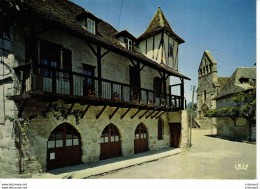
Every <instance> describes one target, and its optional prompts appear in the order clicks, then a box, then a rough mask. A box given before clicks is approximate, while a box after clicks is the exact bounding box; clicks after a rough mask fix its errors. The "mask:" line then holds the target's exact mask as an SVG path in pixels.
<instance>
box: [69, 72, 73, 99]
mask: <svg viewBox="0 0 260 189" xmlns="http://www.w3.org/2000/svg"><path fill="white" fill-rule="evenodd" d="M69 82H70V94H71V95H73V93H74V88H73V75H72V73H71V72H70V73H69Z"/></svg>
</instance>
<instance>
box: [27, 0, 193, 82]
mask: <svg viewBox="0 0 260 189" xmlns="http://www.w3.org/2000/svg"><path fill="white" fill-rule="evenodd" d="M23 4H24V5H25V6H26V7H27V8H28V12H29V13H30V14H33V15H36V16H39V17H40V18H42V19H44V20H47V21H48V22H50V23H53V24H56V25H58V26H61V27H62V28H64V29H66V30H68V31H70V32H72V33H73V34H75V35H77V36H79V37H80V38H82V39H86V40H87V41H89V42H90V43H98V44H100V45H101V46H102V47H104V48H106V49H108V50H111V51H113V52H117V53H119V54H121V55H122V56H125V57H129V58H133V59H135V60H138V61H141V62H143V63H145V64H147V65H149V66H150V67H152V68H154V69H159V70H164V71H165V72H166V73H168V74H170V75H174V76H177V77H182V78H184V79H188V80H190V78H188V77H186V76H185V75H183V74H181V73H179V72H177V71H175V70H173V69H172V68H169V67H166V66H161V65H160V64H158V63H157V62H155V61H153V60H151V59H149V58H147V57H146V56H145V55H143V54H142V53H141V52H140V51H138V50H135V49H136V48H134V50H133V51H130V50H127V49H126V48H125V47H123V46H122V45H121V44H120V42H119V41H118V40H117V38H116V37H115V35H116V34H117V33H118V31H117V30H116V29H115V28H114V27H113V26H111V25H110V24H108V23H107V22H104V21H103V20H101V19H99V18H97V17H96V16H95V15H93V14H92V13H90V12H89V11H88V10H85V9H83V8H82V7H80V6H78V5H76V4H74V3H72V2H70V1H68V0H24V2H23ZM82 14H89V15H91V17H95V18H96V20H98V22H97V34H96V35H94V34H92V33H90V32H88V31H87V30H86V28H84V27H83V26H82V25H81V24H80V22H79V21H78V20H77V18H78V16H80V15H82Z"/></svg>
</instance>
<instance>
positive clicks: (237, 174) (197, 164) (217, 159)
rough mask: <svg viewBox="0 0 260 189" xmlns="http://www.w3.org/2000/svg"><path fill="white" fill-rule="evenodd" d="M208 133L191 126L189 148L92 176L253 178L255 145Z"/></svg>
mask: <svg viewBox="0 0 260 189" xmlns="http://www.w3.org/2000/svg"><path fill="white" fill-rule="evenodd" d="M210 133H211V130H200V129H193V132H192V148H191V149H190V150H188V151H186V152H184V153H181V154H178V155H174V156H170V157H167V158H164V159H160V160H158V161H155V162H150V163H146V164H143V165H138V166H133V167H131V168H126V169H122V170H119V171H116V172H113V173H107V174H105V175H101V176H95V177H93V178H96V179H255V178H256V145H255V144H248V143H243V142H236V141H230V140H227V139H220V138H217V137H212V136H209V135H210ZM213 133H216V131H215V130H214V132H213ZM239 167H240V169H238V170H237V169H236V168H239ZM242 168H243V169H242Z"/></svg>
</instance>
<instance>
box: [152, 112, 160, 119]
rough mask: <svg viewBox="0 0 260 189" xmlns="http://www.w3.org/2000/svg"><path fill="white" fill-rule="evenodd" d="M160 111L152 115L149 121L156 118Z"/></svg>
mask: <svg viewBox="0 0 260 189" xmlns="http://www.w3.org/2000/svg"><path fill="white" fill-rule="evenodd" d="M160 112H161V111H158V112H157V113H156V114H154V115H153V116H152V117H151V119H153V118H154V117H156V116H157V115H158V114H159V113H160Z"/></svg>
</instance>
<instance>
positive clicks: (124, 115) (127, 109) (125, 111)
mask: <svg viewBox="0 0 260 189" xmlns="http://www.w3.org/2000/svg"><path fill="white" fill-rule="evenodd" d="M130 110H131V108H128V109H127V110H126V111H125V113H124V114H123V115H122V116H121V119H123V118H124V117H125V116H126V114H127V113H128V112H129V111H130Z"/></svg>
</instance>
